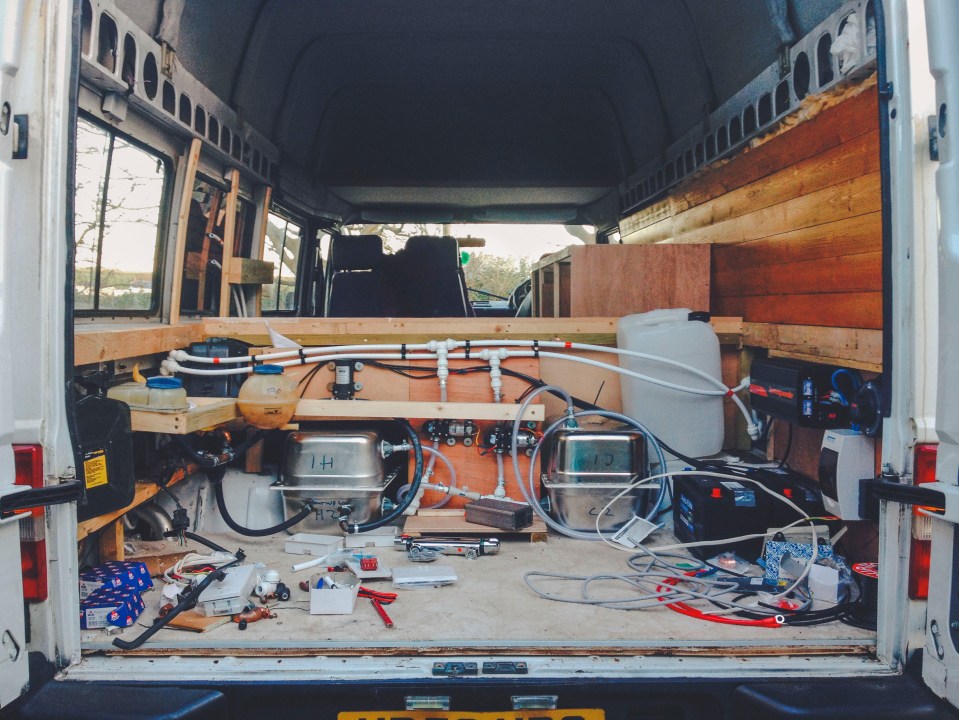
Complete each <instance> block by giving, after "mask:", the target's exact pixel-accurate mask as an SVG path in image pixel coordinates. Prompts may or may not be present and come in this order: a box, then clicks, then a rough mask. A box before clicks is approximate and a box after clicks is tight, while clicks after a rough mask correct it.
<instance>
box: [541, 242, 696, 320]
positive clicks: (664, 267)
mask: <svg viewBox="0 0 959 720" xmlns="http://www.w3.org/2000/svg"><path fill="white" fill-rule="evenodd" d="M710 267H711V265H710V247H709V245H694V244H684V245H573V246H570V247H568V248H566V249H564V250H562V251H560V252H558V253H554V254H553V255H550V256H548V257H546V258H543V259H542V260H540V261H539V262H537V263H536V264H535V265H533V313H534V314H535V315H537V316H540V317H597V316H606V317H619V316H622V315H630V314H633V313H641V312H648V311H650V310H658V309H660V308H675V307H688V308H690V309H692V310H708V309H709V294H710Z"/></svg>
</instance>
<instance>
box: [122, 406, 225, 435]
mask: <svg viewBox="0 0 959 720" xmlns="http://www.w3.org/2000/svg"><path fill="white" fill-rule="evenodd" d="M190 402H191V403H192V404H193V405H194V407H191V408H190V409H189V410H182V411H180V412H175V413H159V412H149V411H147V410H130V421H131V425H132V426H133V430H134V431H139V432H158V433H167V434H169V435H187V434H189V433H192V432H196V431H197V430H203V429H204V428H209V427H214V426H216V425H222V424H223V423H225V422H229V421H230V420H235V419H236V418H238V417H239V414H238V413H237V409H236V400H234V399H233V398H208V397H194V398H190Z"/></svg>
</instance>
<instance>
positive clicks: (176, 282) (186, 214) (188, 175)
mask: <svg viewBox="0 0 959 720" xmlns="http://www.w3.org/2000/svg"><path fill="white" fill-rule="evenodd" d="M202 145H203V141H202V140H200V138H193V142H191V143H190V152H189V153H188V154H187V159H186V169H185V170H184V173H183V186H182V195H181V196H180V211H179V213H178V214H177V226H176V246H175V247H174V251H173V285H172V288H171V290H170V324H171V325H176V324H177V323H178V322H180V295H181V293H182V292H183V261H184V257H185V256H186V234H187V228H188V225H189V220H190V203H191V202H192V201H193V184H194V183H195V182H196V169H197V166H198V165H199V164H200V148H201V147H202Z"/></svg>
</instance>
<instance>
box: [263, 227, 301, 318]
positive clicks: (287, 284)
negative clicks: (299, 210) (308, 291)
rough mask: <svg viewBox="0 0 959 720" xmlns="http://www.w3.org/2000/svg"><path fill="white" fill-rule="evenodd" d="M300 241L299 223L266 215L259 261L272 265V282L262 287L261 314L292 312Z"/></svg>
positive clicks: (294, 308)
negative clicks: (261, 256) (261, 254)
mask: <svg viewBox="0 0 959 720" xmlns="http://www.w3.org/2000/svg"><path fill="white" fill-rule="evenodd" d="M302 239H303V225H302V224H301V223H299V222H297V221H295V220H291V219H289V218H287V217H285V216H283V215H278V214H277V213H274V212H270V214H269V216H268V218H267V225H266V239H265V241H264V243H263V259H264V260H267V261H269V262H272V263H273V282H272V284H270V285H269V286H264V287H263V302H262V304H261V305H260V309H261V310H262V311H264V312H276V311H280V312H282V311H290V310H296V273H297V268H298V266H299V262H300V245H301V241H302Z"/></svg>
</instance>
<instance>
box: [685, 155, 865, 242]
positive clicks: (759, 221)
mask: <svg viewBox="0 0 959 720" xmlns="http://www.w3.org/2000/svg"><path fill="white" fill-rule="evenodd" d="M880 183H881V180H880V177H879V173H878V172H876V173H869V174H868V175H863V176H860V177H857V178H854V179H852V180H847V181H845V182H842V183H839V184H837V185H833V186H831V187H828V188H824V189H822V190H818V191H816V192H812V193H809V194H807V195H803V196H802V197H799V198H796V199H794V200H790V201H788V202H783V203H779V204H778V205H773V206H771V207H767V208H763V209H761V210H756V211H754V212H751V213H748V214H746V215H740V216H738V217H734V218H731V219H729V220H723V221H720V222H717V223H715V224H714V225H709V226H706V227H701V228H696V229H694V230H690V231H689V232H685V233H683V234H681V235H678V236H675V237H673V238H671V239H670V240H669V242H676V243H716V244H727V245H728V244H732V243H740V242H746V241H749V240H758V239H761V238H767V237H770V236H771V235H777V234H779V233H784V232H789V231H793V230H797V229H800V228H808V227H813V226H815V225H822V224H824V223H828V222H833V221H835V220H843V219H845V218H850V217H855V216H857V215H864V214H866V213H871V212H877V211H879V210H880V209H881V195H880Z"/></svg>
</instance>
